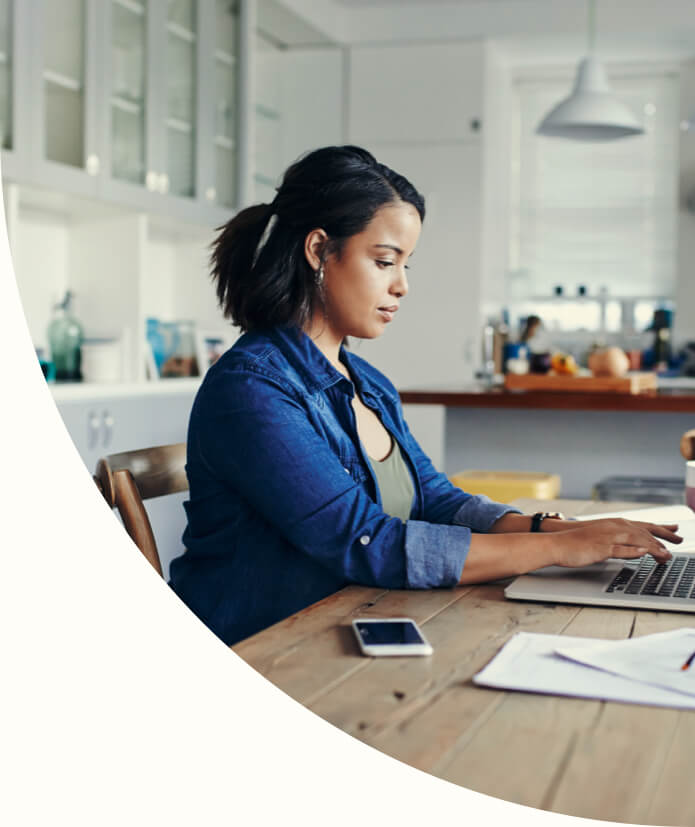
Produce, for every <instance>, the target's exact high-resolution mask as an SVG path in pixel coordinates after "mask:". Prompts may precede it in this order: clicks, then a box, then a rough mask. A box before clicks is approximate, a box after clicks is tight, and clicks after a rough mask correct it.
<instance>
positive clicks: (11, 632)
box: [0, 200, 608, 827]
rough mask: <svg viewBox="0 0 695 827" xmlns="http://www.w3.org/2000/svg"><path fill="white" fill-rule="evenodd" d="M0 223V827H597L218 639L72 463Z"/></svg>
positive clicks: (73, 457)
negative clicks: (507, 797) (357, 733)
mask: <svg viewBox="0 0 695 827" xmlns="http://www.w3.org/2000/svg"><path fill="white" fill-rule="evenodd" d="M0 223H1V225H2V229H1V230H0V232H1V235H2V238H1V239H0V354H2V360H1V366H2V374H1V376H2V386H3V389H4V390H3V394H2V397H3V401H2V404H1V405H0V434H1V443H0V444H1V446H2V452H1V454H0V456H1V457H2V464H1V465H0V504H1V509H2V512H1V513H2V522H3V528H4V530H3V532H2V543H3V549H2V560H3V566H2V569H1V570H0V584H1V585H0V606H1V609H0V617H1V618H2V638H3V641H4V643H3V647H2V675H3V677H2V678H0V681H1V683H0V686H2V722H1V724H0V737H1V739H2V747H1V748H2V751H3V754H4V762H3V763H4V770H3V784H2V787H3V792H2V796H0V821H2V823H3V824H7V825H13V827H16V825H24V824H31V825H48V824H51V825H54V824H66V825H68V824H69V825H71V827H76V825H89V827H96V825H99V827H101V826H102V825H110V824H113V825H119V827H120V826H121V825H140V824H143V825H144V824H148V825H159V824H162V825H164V824H166V825H175V824H182V825H184V824H185V825H196V826H197V825H203V826H204V827H208V825H216V824H230V823H238V824H241V825H255V824H282V825H285V824H301V825H314V824H316V825H322V824H331V825H342V824H346V825H347V824H350V825H354V824H379V823H380V824H394V823H397V824H400V825H410V824H412V825H418V827H422V826H423V825H429V824H433V823H437V822H440V821H443V820H444V819H451V817H452V816H453V817H454V818H455V819H456V820H457V821H459V820H460V821H461V822H463V821H465V822H466V823H468V824H471V823H472V824H475V825H497V824H500V823H504V822H505V821H509V822H512V823H514V824H516V825H534V827H535V826H536V825H545V824H552V825H557V824H569V823H581V824H589V823H595V824H601V825H602V827H605V825H607V824H608V822H590V821H589V820H585V819H576V818H569V817H566V816H559V815H556V814H552V813H547V812H544V811H538V810H533V809H530V808H526V807H521V806H519V805H515V804H509V803H506V802H502V801H498V800H497V799H494V798H490V797H488V796H484V795H481V794H479V793H474V792H471V791H469V790H466V789H463V788H461V787H458V786H455V785H453V784H448V783H447V782H444V781H441V780H439V779H437V778H434V777H433V776H429V775H427V774H426V773H422V772H419V771H418V770H414V769H412V768H411V767H408V766H406V765H405V764H401V763H400V762H398V761H395V760H393V759H391V758H389V757H388V756H386V755H383V754H381V753H379V752H377V751H376V750H373V749H371V748H370V747H367V746H365V745H364V744H362V743H361V742H359V741H358V740H356V739H353V738H351V737H350V736H348V735H346V734H345V733H343V732H340V731H339V730H337V729H335V728H334V727H332V726H331V725H329V724H328V723H326V722H325V721H323V720H321V719H320V718H318V717H317V716H315V715H314V714H313V713H310V712H309V711H307V710H306V709H304V708H303V707H302V706H301V705H299V704H297V703H296V702H294V701H293V700H292V699H290V698H289V697H288V696H286V695H284V694H283V693H282V692H281V691H279V690H278V689H277V688H276V687H274V686H272V685H271V684H270V683H268V682H267V681H266V680H265V679H264V678H262V677H260V675H258V674H257V673H256V672H255V671H254V670H253V669H251V668H250V667H249V666H248V665H246V664H245V663H244V662H243V661H241V660H240V659H239V658H238V657H237V656H236V655H234V654H232V653H231V652H230V651H229V650H228V649H227V648H226V647H225V646H224V645H223V644H222V643H221V642H220V641H219V640H218V639H217V638H216V637H214V636H213V635H212V634H211V633H210V632H209V631H208V630H207V629H206V628H205V627H204V626H203V625H202V624H201V623H200V622H199V621H198V620H197V619H196V618H195V617H194V616H193V615H192V614H191V613H190V612H189V611H188V609H187V608H186V607H185V606H184V605H183V604H182V603H181V602H180V601H179V600H178V598H177V597H176V596H175V595H174V594H173V592H171V591H170V590H169V589H168V587H166V586H165V585H164V584H163V582H162V580H161V579H160V578H159V577H158V576H157V575H156V574H155V573H154V572H153V570H152V569H151V568H150V566H149V564H148V563H147V562H146V561H145V560H144V558H143V557H142V556H141V555H140V553H139V552H138V551H137V550H136V548H135V546H133V545H132V543H131V542H130V540H129V539H128V537H127V535H126V534H125V532H124V531H123V530H122V528H121V527H120V525H119V523H118V522H117V521H116V519H115V518H114V516H113V515H112V514H111V513H110V511H109V510H108V508H107V507H106V504H105V503H104V502H103V500H102V498H101V496H100V495H99V494H98V492H97V490H96V487H95V486H94V484H93V482H92V480H91V477H90V475H89V473H88V472H87V470H86V469H85V467H84V465H83V464H82V461H81V460H80V458H79V456H78V454H77V451H76V449H75V447H74V445H73V444H72V442H71V440H70V438H69V436H68V434H67V431H66V430H65V427H64V425H63V422H62V420H61V418H60V415H59V414H58V411H57V409H56V407H55V404H54V402H53V399H52V397H51V394H50V392H49V389H48V387H47V385H46V383H45V382H44V380H43V377H42V374H41V371H40V368H39V365H38V362H37V359H36V356H35V353H34V350H33V346H32V342H31V339H30V336H29V331H28V328H27V325H26V322H25V319H24V316H23V312H22V308H21V303H20V300H19V295H18V292H17V288H16V283H15V278H14V272H13V268H12V262H11V258H10V251H9V244H8V240H7V233H6V228H5V216H4V210H2V202H1V200H0ZM105 254H106V255H108V254H109V251H105ZM36 277H37V278H40V277H41V274H40V273H37V274H36ZM8 528H9V531H8Z"/></svg>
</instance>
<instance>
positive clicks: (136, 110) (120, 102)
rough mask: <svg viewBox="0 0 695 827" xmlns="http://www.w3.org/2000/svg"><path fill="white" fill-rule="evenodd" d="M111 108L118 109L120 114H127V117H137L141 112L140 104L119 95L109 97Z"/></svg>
mask: <svg viewBox="0 0 695 827" xmlns="http://www.w3.org/2000/svg"><path fill="white" fill-rule="evenodd" d="M111 106H113V107H115V108H116V109H120V110H121V112H127V113H128V114H129V115H139V114H140V113H141V112H142V103H138V102H137V101H134V100H130V99H129V98H122V97H120V96H119V95H112V96H111Z"/></svg>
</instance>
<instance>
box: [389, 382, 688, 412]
mask: <svg viewBox="0 0 695 827" xmlns="http://www.w3.org/2000/svg"><path fill="white" fill-rule="evenodd" d="M399 393H400V396H401V400H402V402H403V403H404V404H408V405H444V406H446V407H455V408H533V409H536V410H539V409H540V410H556V411H559V410H570V411H652V412H660V413H695V388H693V389H689V388H681V387H662V388H659V389H658V390H656V391H644V392H642V393H635V394H631V393H603V392H602V393H587V392H583V391H509V390H506V389H505V388H503V387H493V388H486V387H483V386H480V385H468V386H459V387H455V386H452V387H450V388H444V387H437V388H417V389H412V390H402V391H399Z"/></svg>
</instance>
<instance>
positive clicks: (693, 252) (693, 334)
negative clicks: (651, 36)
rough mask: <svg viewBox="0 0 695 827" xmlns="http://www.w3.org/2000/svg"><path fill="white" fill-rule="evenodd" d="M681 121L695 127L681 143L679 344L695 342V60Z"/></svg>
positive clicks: (685, 79)
mask: <svg viewBox="0 0 695 827" xmlns="http://www.w3.org/2000/svg"><path fill="white" fill-rule="evenodd" d="M681 118H682V119H683V120H692V121H693V122H694V125H693V128H691V129H690V130H689V131H687V132H681V143H680V176H679V177H680V180H679V185H680V186H679V189H680V193H679V212H678V282H677V290H676V317H675V325H674V339H675V341H676V342H677V343H683V342H685V341H688V340H695V212H691V211H690V210H688V209H687V207H686V199H688V197H691V198H692V199H693V201H694V202H695V60H691V61H688V62H687V63H685V64H684V65H683V71H682V74H681ZM693 208H694V209H695V204H694V207H693Z"/></svg>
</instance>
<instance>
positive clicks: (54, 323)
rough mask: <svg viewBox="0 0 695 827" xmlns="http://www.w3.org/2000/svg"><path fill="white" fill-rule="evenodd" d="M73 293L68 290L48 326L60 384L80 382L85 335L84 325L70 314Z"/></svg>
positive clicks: (49, 342) (49, 339)
mask: <svg viewBox="0 0 695 827" xmlns="http://www.w3.org/2000/svg"><path fill="white" fill-rule="evenodd" d="M71 302H72V292H71V291H70V290H68V291H67V292H66V293H65V296H64V298H63V300H62V301H61V302H59V303H58V304H56V305H55V307H54V308H53V309H54V316H53V319H52V320H51V323H50V324H49V325H48V345H49V347H50V349H51V359H52V360H53V364H54V365H55V378H56V381H58V382H79V381H80V380H81V379H82V374H81V372H80V357H81V347H82V341H83V339H84V333H83V330H82V325H81V324H80V323H79V322H78V321H77V319H76V318H75V317H74V316H73V315H72V314H71V313H70V303H71Z"/></svg>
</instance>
